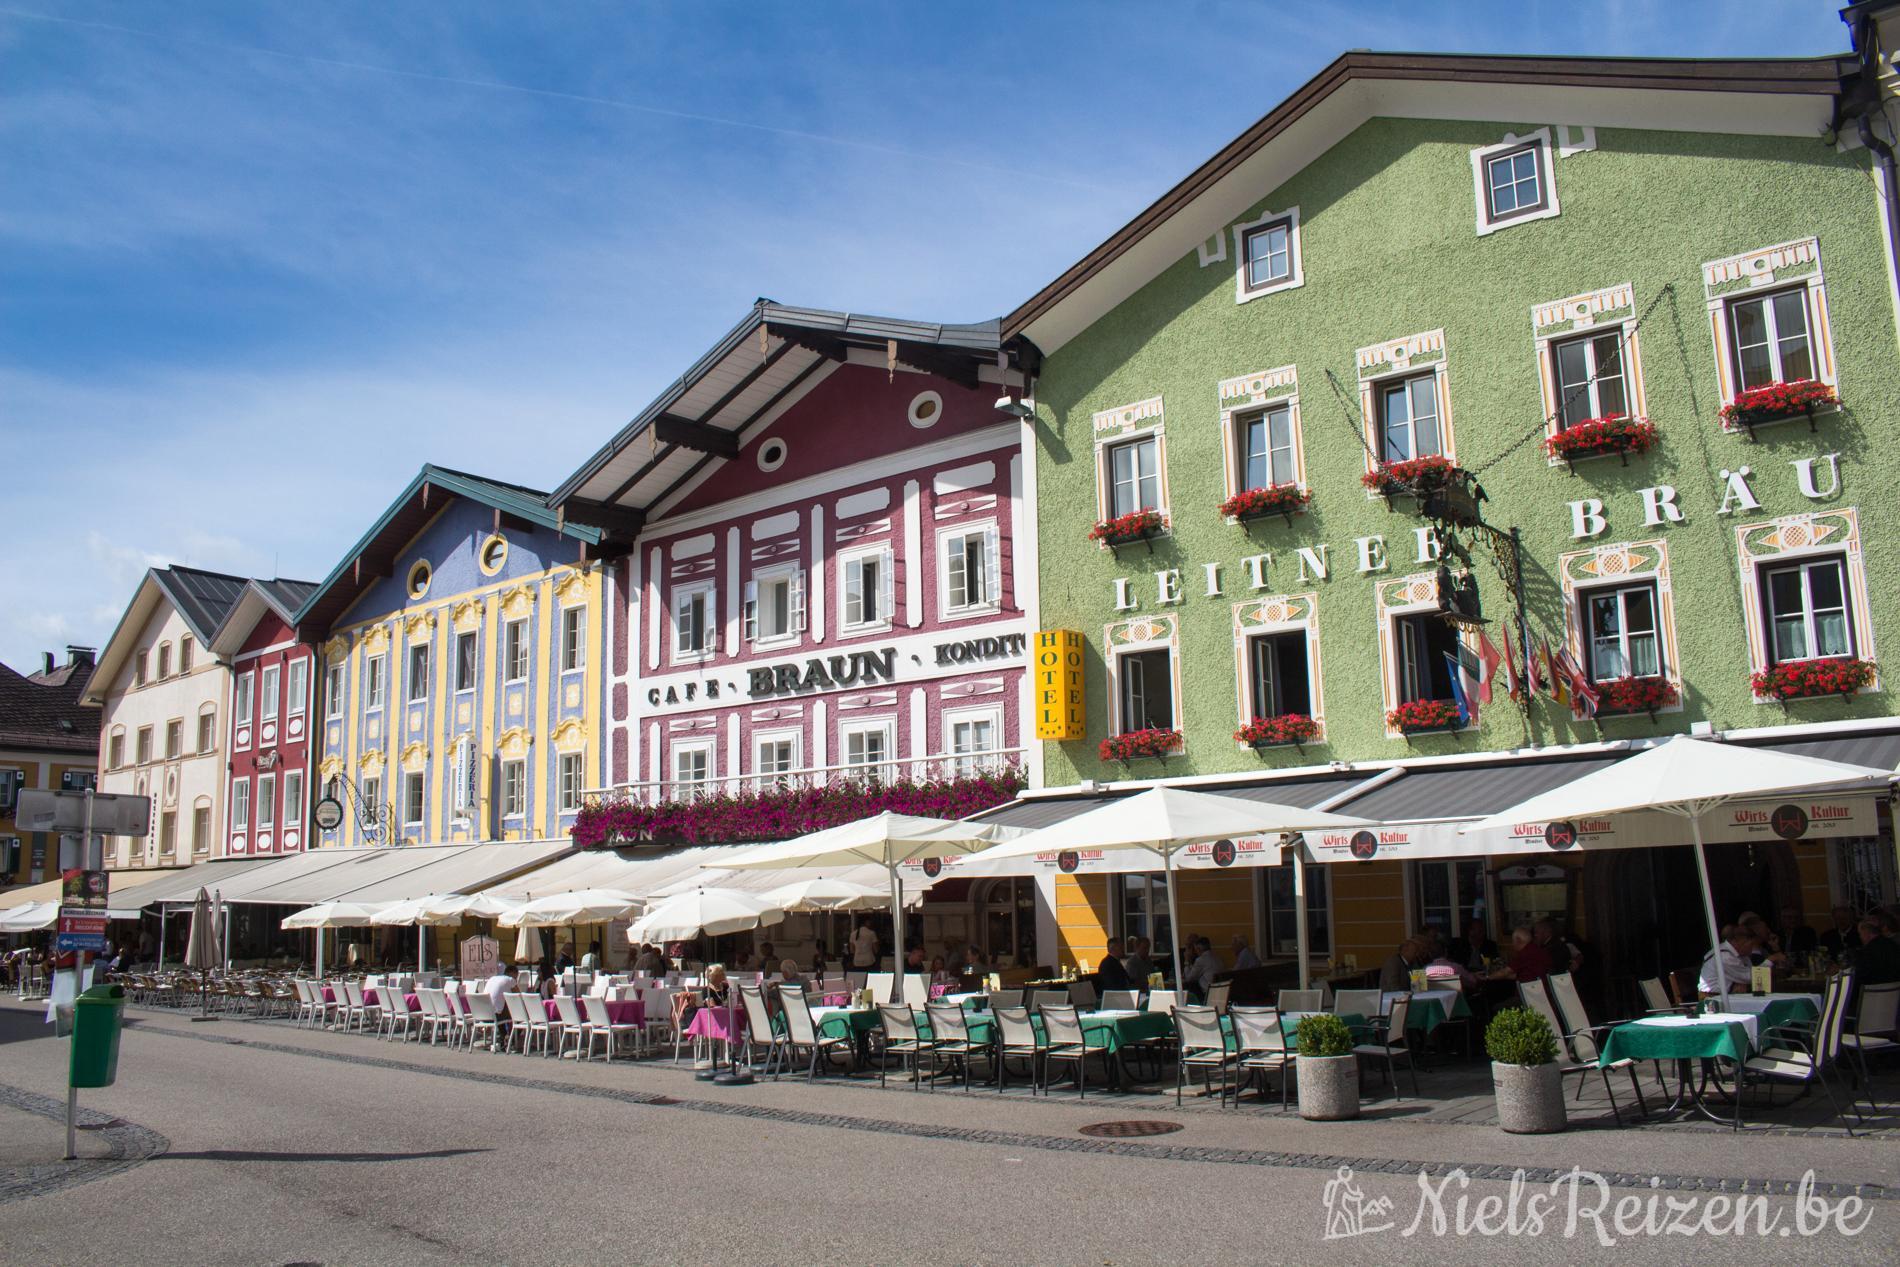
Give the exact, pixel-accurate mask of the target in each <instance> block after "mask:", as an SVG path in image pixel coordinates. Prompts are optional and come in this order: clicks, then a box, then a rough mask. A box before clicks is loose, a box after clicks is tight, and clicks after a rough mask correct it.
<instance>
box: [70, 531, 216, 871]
mask: <svg viewBox="0 0 1900 1267" xmlns="http://www.w3.org/2000/svg"><path fill="white" fill-rule="evenodd" d="M244 586H245V580H244V578H243V577H238V576H225V575H223V574H221V573H217V572H201V571H198V570H197V569H195V568H185V567H169V568H153V569H152V570H150V571H148V572H147V573H146V574H145V578H144V579H143V580H142V581H140V582H139V588H138V593H137V594H135V595H134V596H133V598H132V603H131V606H129V607H127V608H126V612H125V615H124V616H122V617H120V619H119V625H118V628H116V629H114V630H113V631H112V638H111V640H110V641H108V642H107V643H106V645H105V648H104V650H103V651H101V653H100V655H99V664H98V668H97V669H96V670H95V671H94V673H93V675H92V680H91V682H90V683H89V684H88V685H87V688H86V695H85V698H84V702H85V703H87V704H96V705H98V706H99V707H100V708H101V709H102V710H103V717H102V719H101V723H100V731H99V785H98V786H99V790H100V791H102V792H129V793H133V794H136V795H140V796H150V797H151V798H152V829H151V834H150V835H149V836H147V837H146V838H145V839H143V840H137V839H132V838H128V837H107V838H106V867H107V869H108V870H126V869H131V868H140V867H176V866H183V865H185V864H187V863H192V862H203V861H205V860H206V859H209V858H215V857H220V856H222V855H223V853H224V848H223V844H222V837H223V831H222V826H221V825H222V824H223V822H224V815H225V803H224V802H225V788H226V786H227V783H228V780H227V779H226V777H225V774H226V767H225V762H226V758H227V756H228V753H227V752H226V747H227V741H226V735H227V728H226V726H225V721H226V719H227V718H228V716H229V712H230V707H231V689H232V677H231V669H230V666H229V665H228V664H226V663H221V662H220V661H219V660H218V659H217V658H216V657H215V656H213V655H212V653H211V651H210V650H209V648H210V646H211V642H212V639H213V637H214V636H215V635H216V634H217V632H218V628H219V626H220V625H222V624H223V623H224V620H225V617H226V616H227V615H229V614H230V611H231V607H232V605H233V604H235V603H236V602H237V600H238V598H239V597H240V596H241V595H242V594H243V593H244Z"/></svg>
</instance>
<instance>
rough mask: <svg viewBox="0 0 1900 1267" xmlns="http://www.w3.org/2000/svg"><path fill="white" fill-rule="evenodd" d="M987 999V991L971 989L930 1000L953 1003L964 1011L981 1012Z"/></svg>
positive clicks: (988, 997)
mask: <svg viewBox="0 0 1900 1267" xmlns="http://www.w3.org/2000/svg"><path fill="white" fill-rule="evenodd" d="M989 999H990V996H989V993H988V992H987V991H984V990H973V991H965V992H963V993H960V994H946V995H944V996H943V997H942V998H939V999H933V1000H931V1001H932V1002H933V1003H954V1004H956V1005H957V1006H958V1007H960V1008H962V1009H963V1010H964V1011H966V1012H981V1011H983V1010H984V1005H985V1004H987V1003H988V1002H989Z"/></svg>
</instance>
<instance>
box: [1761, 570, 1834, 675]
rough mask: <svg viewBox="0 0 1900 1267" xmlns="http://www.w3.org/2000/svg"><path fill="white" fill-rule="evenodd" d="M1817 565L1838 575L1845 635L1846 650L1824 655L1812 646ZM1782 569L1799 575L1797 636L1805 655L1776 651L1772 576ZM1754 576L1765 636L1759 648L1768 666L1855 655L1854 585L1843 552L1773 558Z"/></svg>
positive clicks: (1813, 644)
mask: <svg viewBox="0 0 1900 1267" xmlns="http://www.w3.org/2000/svg"><path fill="white" fill-rule="evenodd" d="M1817 568H1828V569H1829V570H1831V571H1833V572H1835V573H1836V574H1838V575H1839V577H1840V582H1841V607H1840V614H1841V626H1842V628H1843V630H1844V631H1845V633H1846V635H1847V649H1846V650H1845V651H1837V652H1829V653H1828V654H1826V655H1822V654H1820V653H1819V652H1818V651H1817V650H1816V649H1815V647H1816V642H1817V639H1816V637H1815V607H1814V582H1813V576H1814V572H1815V570H1816V569H1817ZM1782 572H1794V573H1796V574H1797V575H1799V576H1800V578H1801V610H1800V616H1801V636H1802V639H1803V640H1804V641H1805V642H1806V644H1807V649H1808V654H1807V655H1804V656H1791V657H1789V658H1788V659H1785V660H1784V659H1781V658H1780V657H1779V656H1778V655H1777V654H1776V647H1775V609H1774V605H1773V591H1774V586H1773V579H1774V577H1775V576H1776V575H1777V574H1778V573H1782ZM1757 579H1758V583H1759V584H1760V585H1761V595H1762V610H1761V618H1762V632H1763V634H1764V635H1765V636H1766V639H1767V643H1766V645H1765V646H1764V647H1763V648H1762V652H1763V655H1764V656H1765V657H1766V658H1767V662H1768V664H1770V665H1771V666H1772V665H1781V664H1810V663H1812V662H1814V661H1816V660H1842V659H1851V658H1853V657H1854V656H1855V655H1857V654H1858V648H1857V647H1856V646H1855V645H1854V585H1853V578H1852V577H1851V576H1850V574H1849V572H1848V567H1847V557H1846V555H1845V554H1843V553H1841V552H1838V551H1836V552H1831V553H1825V554H1812V555H1808V556H1806V557H1804V558H1798V559H1789V560H1787V561H1785V562H1781V561H1777V562H1774V563H1766V564H1763V565H1762V566H1761V568H1760V569H1759V570H1758V573H1757Z"/></svg>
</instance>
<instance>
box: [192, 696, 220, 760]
mask: <svg viewBox="0 0 1900 1267" xmlns="http://www.w3.org/2000/svg"><path fill="white" fill-rule="evenodd" d="M217 746H218V709H217V705H215V704H206V705H205V706H204V707H203V708H201V709H199V710H198V747H197V751H198V752H199V753H206V752H211V751H213V750H215V749H216V748H217Z"/></svg>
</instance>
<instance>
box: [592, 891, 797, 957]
mask: <svg viewBox="0 0 1900 1267" xmlns="http://www.w3.org/2000/svg"><path fill="white" fill-rule="evenodd" d="M784 919H785V911H784V909H783V908H782V907H778V906H774V905H772V904H771V903H769V902H767V901H765V900H764V899H763V898H757V897H753V896H752V895H751V894H749V893H731V892H726V891H723V890H720V889H694V890H693V891H692V892H690V893H676V894H674V895H673V896H672V897H669V898H667V899H665V900H664V901H662V902H660V903H659V904H658V905H656V906H654V908H653V909H652V910H650V911H648V912H647V913H646V914H645V915H642V916H641V917H640V918H639V919H637V920H635V921H634V924H633V927H631V928H629V929H628V930H627V940H628V941H629V942H632V943H634V944H635V945H638V944H639V943H640V942H643V941H652V942H669V941H686V940H687V939H689V938H693V937H697V936H699V935H700V934H701V933H704V934H705V935H706V936H708V937H718V936H720V935H721V934H724V933H739V932H744V931H745V930H746V929H748V928H769V927H771V926H772V925H773V924H777V923H781V922H783V921H784Z"/></svg>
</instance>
